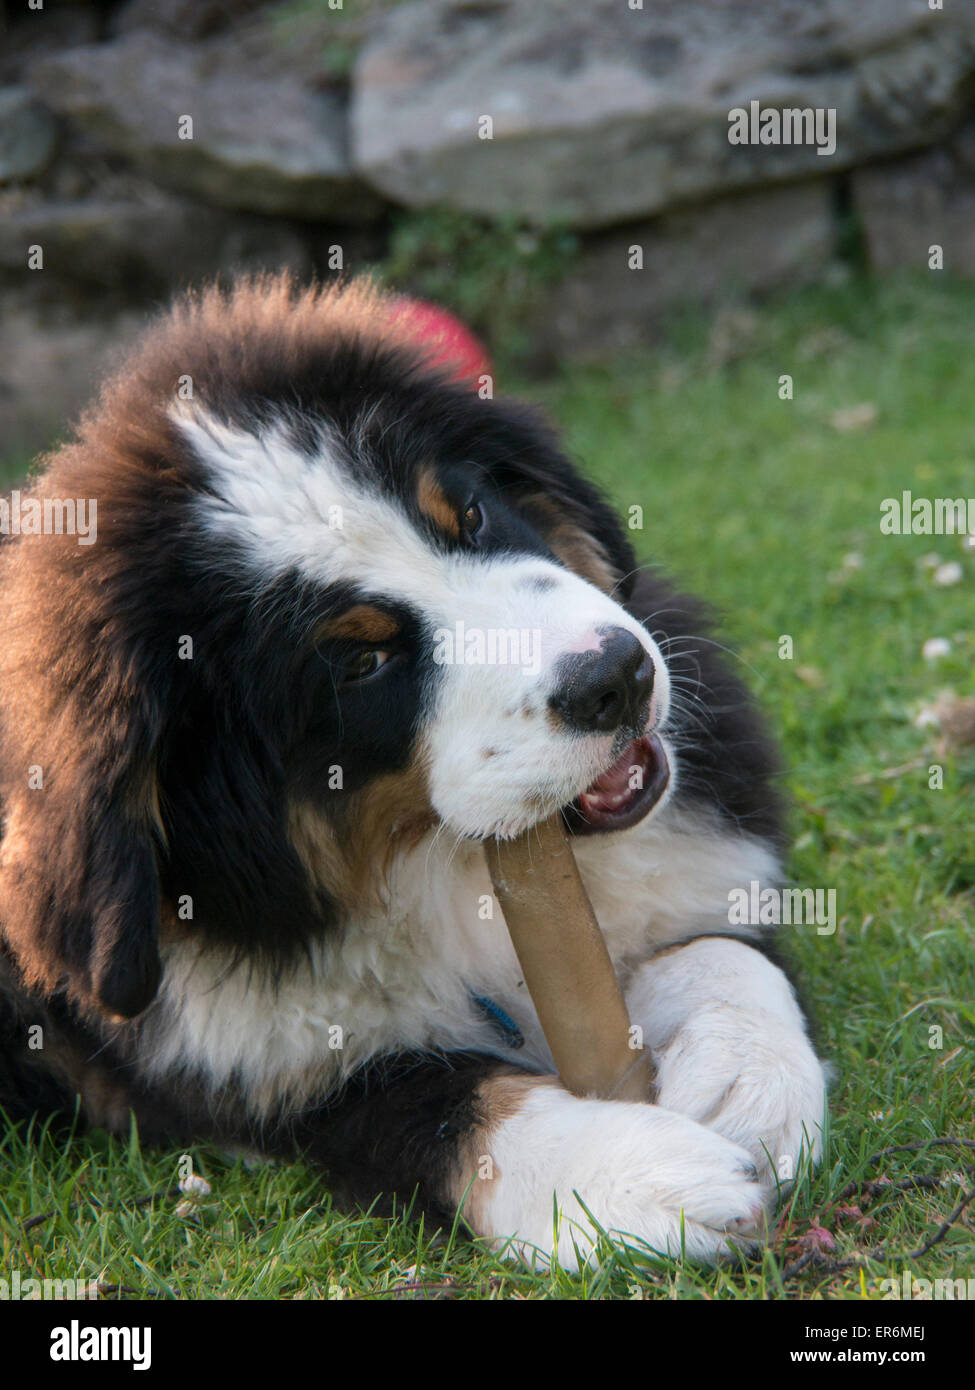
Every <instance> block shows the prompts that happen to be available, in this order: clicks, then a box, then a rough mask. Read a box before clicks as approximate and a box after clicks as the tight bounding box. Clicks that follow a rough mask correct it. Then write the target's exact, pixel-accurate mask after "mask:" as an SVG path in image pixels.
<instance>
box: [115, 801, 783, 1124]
mask: <svg viewBox="0 0 975 1390" xmlns="http://www.w3.org/2000/svg"><path fill="white" fill-rule="evenodd" d="M575 848H576V856H577V859H578V862H579V866H580V869H581V872H582V876H583V879H584V881H585V883H586V886H587V889H588V891H589V894H590V897H591V899H592V903H593V907H594V909H595V911H596V915H597V918H598V920H599V922H600V925H601V927H602V929H603V932H604V934H605V936H606V940H607V944H608V946H609V950H610V954H611V956H612V957H613V960H614V962H615V963H616V964H617V966H618V968H620V969H621V971H622V972H623V973H626V972H627V971H628V970H630V969H632V968H633V966H635V965H636V964H638V963H639V962H640V961H642V960H645V959H647V958H648V957H649V956H650V955H652V954H653V953H654V952H655V951H657V950H659V949H661V948H662V947H664V946H667V945H669V944H672V943H674V942H678V941H680V940H682V939H684V938H687V937H690V936H694V935H696V934H698V933H700V932H701V931H702V930H709V929H710V930H719V931H720V930H725V931H727V930H730V928H729V927H728V925H727V918H728V893H729V890H730V889H731V888H735V887H743V886H747V885H748V883H749V882H750V881H751V880H759V881H761V882H766V883H769V882H773V881H774V880H775V879H776V878H777V875H778V866H777V863H776V861H775V858H774V856H773V855H772V853H771V852H770V851H769V849H768V848H767V846H765V845H764V844H762V843H761V842H759V841H756V840H754V839H750V838H748V837H745V836H735V835H729V834H727V833H725V832H723V831H721V830H720V828H718V827H716V826H715V825H713V824H708V823H707V822H706V821H703V820H692V819H689V818H688V817H687V816H686V814H682V813H680V812H678V811H676V810H675V809H674V807H673V805H670V806H667V807H666V808H664V809H663V811H662V812H661V815H660V816H659V818H658V817H651V818H650V819H649V820H648V821H645V822H643V823H642V824H641V825H638V826H636V827H634V828H633V829H632V830H629V831H623V832H619V833H617V834H616V835H614V836H612V837H610V836H594V837H592V838H589V839H582V840H577V841H576V842H575ZM389 902H390V906H389V909H388V911H387V912H386V913H385V915H375V916H371V917H368V918H363V919H361V920H359V921H356V922H353V923H350V924H348V925H347V926H346V928H345V930H344V931H343V932H342V933H341V934H337V935H335V936H333V937H329V938H328V939H325V940H322V941H320V942H317V943H315V944H314V945H313V947H312V951H311V959H310V961H309V960H304V961H302V963H301V964H300V966H298V967H296V968H295V969H294V970H293V971H291V972H290V973H288V974H287V975H286V976H285V977H284V978H282V979H281V980H279V981H277V982H272V981H269V980H264V979H262V978H261V977H260V975H259V974H258V973H257V972H256V971H255V970H254V969H253V968H249V967H248V966H247V965H246V963H245V964H243V965H238V966H232V965H230V964H229V962H228V960H227V959H225V958H223V957H221V956H219V955H214V954H212V953H211V954H205V955H202V954H200V952H199V951H198V949H197V948H196V946H195V945H194V944H193V943H192V942H187V943H185V944H180V945H178V946H173V947H170V948H169V950H168V952H167V953H166V957H165V974H164V980H163V986H162V989H161V992H160V997H159V999H158V1000H157V1002H156V1004H155V1005H154V1006H153V1008H152V1010H151V1011H150V1013H149V1014H148V1015H147V1017H146V1022H145V1025H144V1043H145V1046H144V1051H143V1059H144V1060H143V1065H144V1066H145V1069H146V1070H147V1072H148V1073H149V1074H150V1075H156V1076H159V1075H161V1074H163V1073H165V1072H168V1071H170V1070H171V1069H173V1068H186V1069H187V1070H189V1071H191V1072H194V1073H197V1074H198V1075H200V1076H201V1077H202V1078H203V1079H205V1081H206V1082H208V1083H209V1084H210V1085H211V1086H212V1087H213V1088H214V1089H219V1088H221V1087H223V1086H225V1085H227V1084H228V1083H229V1082H231V1081H233V1080H234V1079H238V1080H239V1081H240V1082H241V1083H242V1084H243V1087H244V1089H245V1090H246V1092H247V1093H248V1094H250V1095H251V1096H253V1097H254V1099H255V1104H256V1106H257V1107H258V1108H259V1109H261V1110H265V1109H272V1108H276V1107H277V1106H278V1105H281V1104H285V1105H286V1106H290V1105H300V1104H303V1103H305V1102H307V1101H308V1100H309V1099H310V1098H312V1097H314V1096H317V1095H325V1094H327V1093H328V1092H329V1091H331V1090H333V1089H334V1088H335V1087H336V1085H337V1084H339V1083H340V1081H341V1080H342V1079H343V1078H344V1077H345V1076H347V1075H349V1074H350V1073H351V1072H352V1071H354V1070H355V1069H356V1068H358V1067H359V1066H361V1065H362V1064H363V1063H365V1062H366V1061H368V1060H369V1059H370V1058H372V1057H375V1056H377V1055H379V1054H382V1053H388V1052H395V1051H403V1050H410V1049H446V1050H457V1049H461V1048H464V1049H473V1050H478V1051H487V1052H490V1053H494V1054H496V1055H498V1056H502V1057H504V1056H506V1057H509V1058H512V1059H517V1060H518V1061H519V1062H524V1063H525V1064H526V1065H529V1066H540V1067H543V1068H548V1067H550V1066H551V1058H550V1055H549V1053H548V1049H547V1047H546V1045H545V1041H544V1038H543V1037H542V1035H541V1031H540V1029H539V1027H538V1023H537V1019H536V1018H535V1014H534V1010H533V1008H532V1005H531V1000H530V998H529V997H528V994H527V991H526V990H525V987H524V984H523V983H522V981H521V977H520V971H519V966H518V961H517V958H516V956H515V954H514V950H513V948H512V946H511V942H510V940H509V938H508V933H507V929H506V927H505V924H504V920H503V918H502V915H501V912H500V909H499V907H498V904H497V901H496V900H495V899H494V898H493V895H492V891H491V885H490V881H489V878H488V873H487V867H486V864H485V860H484V855H483V852H482V850H481V849H480V847H479V846H478V845H477V844H475V843H473V842H468V841H462V842H460V843H459V844H456V843H451V842H450V841H448V840H447V839H446V837H445V836H440V837H436V836H431V837H429V838H428V839H427V840H425V841H424V842H422V843H421V844H420V845H419V846H418V847H417V848H416V849H414V850H413V851H411V852H410V853H409V854H407V855H405V856H403V858H402V859H401V860H400V861H399V862H398V863H397V864H396V865H395V866H394V869H393V872H392V874H391V876H390V897H389ZM268 930H269V932H272V933H273V930H274V924H273V923H272V922H269V923H268ZM741 930H742V929H738V934H741ZM746 930H747V929H746ZM474 995H480V996H488V997H489V998H491V999H492V1000H494V1001H495V1002H496V1003H497V1004H498V1005H500V1006H501V1008H502V1009H504V1010H505V1011H506V1012H507V1013H508V1014H509V1015H510V1017H511V1018H512V1019H513V1020H514V1022H515V1023H516V1024H517V1025H518V1027H519V1028H520V1029H521V1031H522V1033H523V1035H524V1038H525V1043H524V1046H523V1048H522V1049H520V1050H519V1051H518V1052H516V1053H512V1052H511V1051H510V1049H509V1047H508V1046H507V1045H506V1043H505V1040H504V1038H503V1037H502V1036H501V1035H500V1034H499V1032H498V1031H497V1030H496V1029H495V1027H494V1026H493V1025H492V1024H491V1023H490V1022H489V1021H488V1020H486V1019H485V1018H484V1017H483V1016H482V1013H481V1011H480V1010H479V1009H478V1007H477V1006H476V1004H475V1003H474V1002H473V998H472V996H474Z"/></svg>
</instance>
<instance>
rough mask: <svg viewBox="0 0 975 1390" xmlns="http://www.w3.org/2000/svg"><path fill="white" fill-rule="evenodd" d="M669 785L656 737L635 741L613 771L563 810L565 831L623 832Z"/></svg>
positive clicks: (643, 814) (645, 811) (635, 821)
mask: <svg viewBox="0 0 975 1390" xmlns="http://www.w3.org/2000/svg"><path fill="white" fill-rule="evenodd" d="M669 781H670V764H669V763H668V761H667V754H666V753H665V752H664V748H663V744H662V743H661V742H660V739H659V738H658V737H657V735H656V734H646V735H644V736H643V737H641V738H635V739H633V740H632V742H630V743H628V744H627V745H626V747H625V748H624V749H623V752H622V753H621V754H620V756H619V757H618V758H617V759H616V762H615V763H613V765H612V767H610V768H608V769H607V771H606V772H604V773H603V774H602V775H601V776H600V777H597V778H596V780H595V782H592V783H591V784H590V785H589V786H588V787H587V788H586V790H585V791H584V792H581V793H580V795H579V796H577V797H576V799H575V801H573V802H572V803H571V804H570V805H569V806H567V807H566V808H565V809H564V810H563V812H562V819H563V820H564V822H565V827H566V829H567V830H568V831H569V832H570V833H571V834H573V835H592V834H595V833H596V832H597V831H606V830H626V829H628V828H629V826H631V825H636V824H637V823H638V822H639V821H641V820H643V818H644V816H646V815H647V814H648V813H649V812H650V811H652V810H653V808H654V806H656V804H657V802H658V801H659V800H660V798H661V797H662V796H663V794H664V792H665V791H666V790H667V784H668V782H669Z"/></svg>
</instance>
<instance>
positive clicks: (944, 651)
mask: <svg viewBox="0 0 975 1390" xmlns="http://www.w3.org/2000/svg"><path fill="white" fill-rule="evenodd" d="M950 651H951V643H950V642H949V641H948V639H947V637H929V638H928V640H927V641H926V642H925V644H924V646H923V647H922V648H921V655H922V656H923V657H924V659H925V661H940V660H941V658H942V657H943V656H947V655H948V653H949V652H950Z"/></svg>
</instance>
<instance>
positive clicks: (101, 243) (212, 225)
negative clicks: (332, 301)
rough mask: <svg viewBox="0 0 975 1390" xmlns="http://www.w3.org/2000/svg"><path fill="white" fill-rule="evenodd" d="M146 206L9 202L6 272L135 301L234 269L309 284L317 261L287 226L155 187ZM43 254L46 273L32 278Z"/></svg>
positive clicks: (145, 194) (4, 213)
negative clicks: (31, 262)
mask: <svg viewBox="0 0 975 1390" xmlns="http://www.w3.org/2000/svg"><path fill="white" fill-rule="evenodd" d="M139 191H140V194H141V196H139V197H134V196H133V197H128V198H125V199H122V198H113V197H111V196H102V197H98V196H96V197H93V198H87V199H83V200H79V201H77V202H64V201H60V200H56V201H51V202H47V201H43V200H39V199H37V200H35V199H33V198H23V199H19V200H17V199H14V198H12V197H10V196H9V195H8V198H7V200H6V201H5V202H3V201H0V270H4V271H7V272H17V271H20V272H23V274H24V277H25V280H26V281H27V282H29V281H31V280H32V279H34V278H35V277H44V278H45V279H46V278H51V279H54V280H57V281H60V282H61V283H64V282H65V281H68V280H70V281H74V282H77V283H79V284H80V285H82V286H86V285H87V286H98V287H101V288H103V289H105V290H109V291H119V292H121V293H123V294H126V295H131V294H133V293H140V294H164V293H166V292H168V291H169V290H170V289H171V288H173V287H176V286H179V285H187V284H192V283H194V282H195V281H198V280H201V279H204V278H206V277H209V276H212V275H215V274H217V273H219V272H228V271H231V270H234V269H239V270H255V269H262V268H272V269H273V268H277V267H283V266H288V267H290V268H291V269H293V270H294V271H295V272H296V273H297V274H299V275H303V274H307V273H308V271H309V270H310V269H311V264H310V258H309V256H308V254H307V252H306V250H305V247H304V244H303V241H302V239H301V238H300V237H298V236H297V235H295V234H294V233H293V232H292V231H290V230H289V228H288V227H287V225H286V224H285V225H281V224H279V223H277V222H274V221H270V220H268V219H265V218H260V217H256V216H240V215H236V216H235V215H233V214H230V213H227V212H223V211H221V210H219V209H215V208H208V207H205V206H203V205H201V204H199V203H195V202H191V201H190V200H188V199H184V198H177V197H173V196H172V195H170V194H167V193H163V192H162V191H160V190H158V189H153V188H151V187H146V188H144V189H141V190H139ZM31 246H40V247H41V248H42V249H43V253H44V264H43V269H42V270H28V269H27V257H28V248H29V247H31Z"/></svg>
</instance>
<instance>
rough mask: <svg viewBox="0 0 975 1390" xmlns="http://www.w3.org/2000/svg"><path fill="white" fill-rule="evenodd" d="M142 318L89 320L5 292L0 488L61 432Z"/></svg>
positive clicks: (0, 346)
mask: <svg viewBox="0 0 975 1390" xmlns="http://www.w3.org/2000/svg"><path fill="white" fill-rule="evenodd" d="M145 318H146V315H145V314H139V313H135V312H133V311H125V312H118V313H113V314H109V315H102V316H100V317H96V316H94V315H93V314H91V313H90V312H88V313H85V314H79V313H78V312H77V311H76V310H74V309H72V308H71V307H69V306H68V305H66V304H64V303H63V302H61V303H56V302H52V303H47V304H43V303H37V302H36V296H35V295H33V294H27V293H26V291H25V293H24V294H22V295H17V294H12V293H10V292H8V293H6V294H5V296H4V312H3V314H2V315H0V439H2V440H3V455H2V472H0V488H3V487H8V486H10V485H11V482H12V479H13V477H14V476H16V475H17V474H19V473H22V472H24V471H25V470H26V467H27V465H28V463H29V462H30V460H31V457H32V455H33V454H34V453H35V452H36V451H37V450H39V449H43V448H47V447H48V446H50V445H51V444H53V443H54V442H55V440H56V439H57V438H59V437H63V436H64V435H65V434H66V433H67V429H68V426H69V425H70V423H71V421H72V420H73V419H75V418H76V417H77V416H78V415H79V414H80V412H81V410H82V409H83V408H84V406H85V405H86V404H87V402H88V401H89V399H90V398H91V395H92V393H93V392H94V390H95V388H96V387H97V385H98V382H99V380H100V378H101V377H102V376H103V375H104V374H105V373H106V372H107V371H108V370H109V369H110V368H111V367H112V366H114V365H115V364H116V363H118V362H120V361H121V360H122V358H123V356H124V352H125V349H126V347H127V345H128V344H130V343H131V342H132V340H133V339H134V338H135V337H136V335H137V334H138V332H139V331H140V329H141V328H142V326H143V323H144V321H145Z"/></svg>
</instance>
